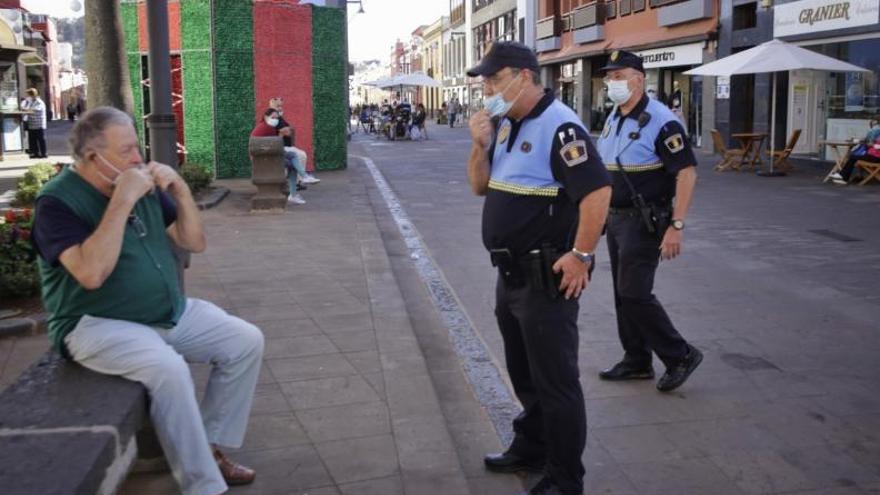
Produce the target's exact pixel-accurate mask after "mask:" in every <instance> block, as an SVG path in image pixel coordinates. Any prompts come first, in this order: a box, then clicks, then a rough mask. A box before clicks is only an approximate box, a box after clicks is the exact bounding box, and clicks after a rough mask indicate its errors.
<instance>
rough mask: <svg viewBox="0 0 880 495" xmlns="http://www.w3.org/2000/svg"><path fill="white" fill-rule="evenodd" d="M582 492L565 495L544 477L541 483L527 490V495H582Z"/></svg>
mask: <svg viewBox="0 0 880 495" xmlns="http://www.w3.org/2000/svg"><path fill="white" fill-rule="evenodd" d="M582 494H583V492H582V491H580V492H570V493H566V492H564V491H562V488H559V486H557V485H556V483H554V482H553V480H551V479H550V478H548V477H546V476H544V477H543V478H541V481H539V482H538V484H537V485H535V486H533V487H532V489H531V490H529V493H528V495H582Z"/></svg>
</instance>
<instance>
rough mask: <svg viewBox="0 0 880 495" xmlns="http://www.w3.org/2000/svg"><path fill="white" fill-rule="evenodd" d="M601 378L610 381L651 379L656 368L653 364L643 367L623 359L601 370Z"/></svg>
mask: <svg viewBox="0 0 880 495" xmlns="http://www.w3.org/2000/svg"><path fill="white" fill-rule="evenodd" d="M599 378H601V379H603V380H609V381H620V380H651V379H653V378H654V368H653V367H652V366H651V365H648V366H647V367H642V366H635V365H633V364H630V363H627V362H626V361H621V362H619V363H617V364H615V365H614V366H612V367H610V368H608V369H607V370H602V371H600V372H599Z"/></svg>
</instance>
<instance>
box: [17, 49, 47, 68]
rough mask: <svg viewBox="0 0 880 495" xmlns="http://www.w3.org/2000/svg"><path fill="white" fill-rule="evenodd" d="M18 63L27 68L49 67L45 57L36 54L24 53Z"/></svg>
mask: <svg viewBox="0 0 880 495" xmlns="http://www.w3.org/2000/svg"><path fill="white" fill-rule="evenodd" d="M18 61H19V62H21V64H22V65H24V66H25V67H31V66H35V65H47V62H46V61H45V60H43V57H41V56H39V55H37V54H36V53H34V52H31V53H24V54H22V55H21V56H20V57H18Z"/></svg>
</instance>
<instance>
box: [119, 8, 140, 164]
mask: <svg viewBox="0 0 880 495" xmlns="http://www.w3.org/2000/svg"><path fill="white" fill-rule="evenodd" d="M119 7H120V13H119V14H120V16H121V17H122V32H123V34H124V35H125V59H126V61H127V62H128V72H129V78H130V79H131V95H132V100H133V101H134V105H133V108H132V110H133V114H132V118H133V119H134V124H135V125H134V128H135V129H136V130H137V133H138V138H139V139H140V141H141V149H143V148H144V146H146V143H144V118H143V117H144V94H143V87H141V50H140V45H139V43H138V6H137V3H136V2H135V1H134V0H122V3H121V4H120V5H119Z"/></svg>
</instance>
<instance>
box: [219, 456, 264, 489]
mask: <svg viewBox="0 0 880 495" xmlns="http://www.w3.org/2000/svg"><path fill="white" fill-rule="evenodd" d="M214 459H217V467H219V468H220V474H222V475H223V480H224V481H226V484H227V485H229V486H234V485H248V484H250V483H253V482H254V478H256V477H257V472H256V471H254V470H253V469H251V468H249V467H246V466H242V465H241V464H237V463H235V462H233V461H232V460H230V459H229V458H228V457H226V455H224V454H223V452H220V450H218V449H214Z"/></svg>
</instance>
